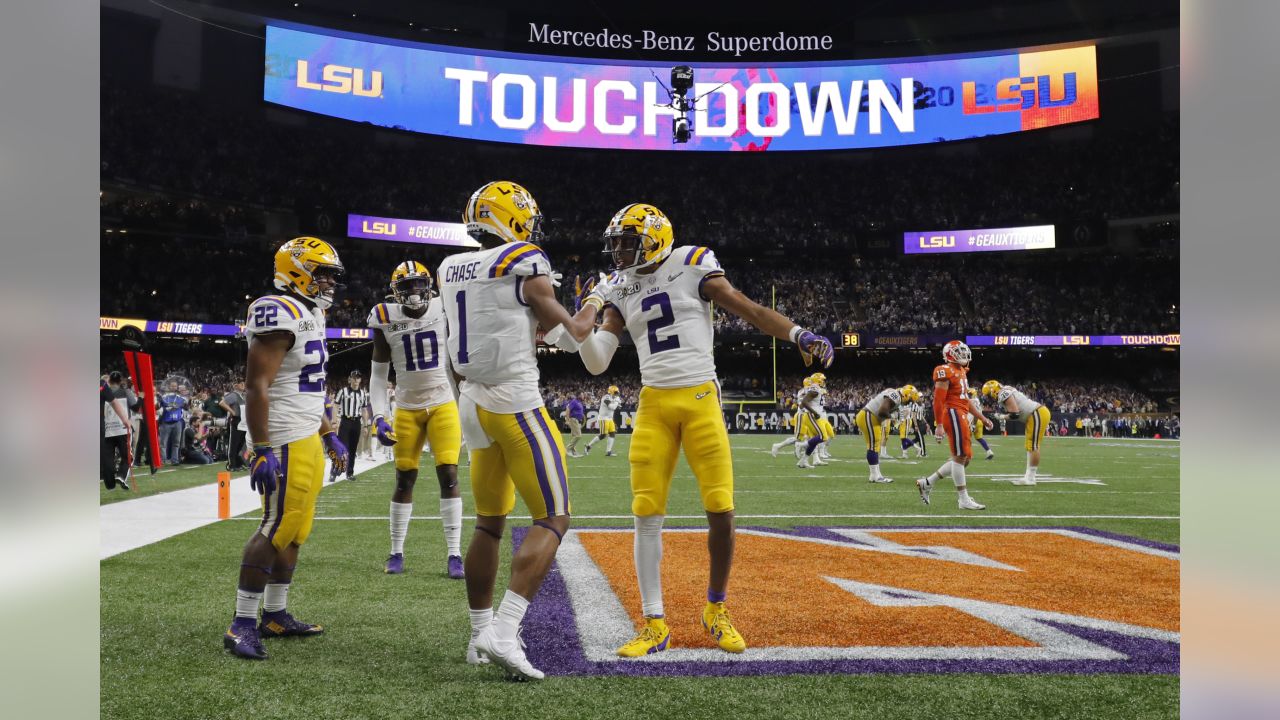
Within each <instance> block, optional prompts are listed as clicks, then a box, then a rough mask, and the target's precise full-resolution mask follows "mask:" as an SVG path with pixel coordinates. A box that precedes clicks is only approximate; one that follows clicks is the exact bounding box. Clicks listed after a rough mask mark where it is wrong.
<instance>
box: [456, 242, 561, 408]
mask: <svg viewBox="0 0 1280 720" xmlns="http://www.w3.org/2000/svg"><path fill="white" fill-rule="evenodd" d="M550 274H551V262H550V261H549V260H548V259H547V256H546V254H545V253H543V252H542V250H540V249H538V246H537V245H533V244H532V243H527V242H516V243H506V244H504V245H499V246H498V247H495V248H489V249H487V250H477V251H475V252H468V253H459V254H457V255H451V256H449V257H447V258H445V260H444V262H442V263H440V269H439V272H438V274H437V275H436V277H437V278H439V284H440V298H441V300H443V302H444V312H445V317H446V318H447V321H448V327H449V341H448V347H449V361H450V364H452V366H453V370H454V372H456V373H458V374H459V375H461V376H462V377H463V378H464V380H463V381H462V382H461V383H460V384H459V386H458V392H459V393H460V394H462V395H466V396H467V397H469V398H471V399H472V400H474V401H475V403H476V404H477V405H479V406H480V407H482V408H484V409H486V410H488V411H490V412H497V413H518V412H525V411H526V410H532V409H534V408H538V407H542V405H543V402H542V394H541V393H540V392H538V362H537V358H536V356H535V355H534V344H535V342H536V332H537V328H538V319H537V318H536V317H534V314H533V310H531V309H530V308H529V306H528V305H526V304H525V302H524V295H523V294H522V292H521V285H522V284H523V283H524V281H525V279H527V278H529V277H533V276H535V275H550Z"/></svg>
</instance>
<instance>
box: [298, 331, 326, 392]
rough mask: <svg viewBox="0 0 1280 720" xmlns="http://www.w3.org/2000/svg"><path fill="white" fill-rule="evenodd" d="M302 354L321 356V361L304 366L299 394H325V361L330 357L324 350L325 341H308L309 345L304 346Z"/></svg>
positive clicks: (299, 381)
mask: <svg viewBox="0 0 1280 720" xmlns="http://www.w3.org/2000/svg"><path fill="white" fill-rule="evenodd" d="M302 354H303V355H312V354H319V355H320V359H319V360H317V361H316V362H313V363H311V364H310V365H303V366H302V370H301V371H299V373H298V392H323V391H324V361H325V359H326V358H327V357H328V354H327V353H326V352H325V349H324V341H323V340H308V341H307V344H306V345H303V346H302Z"/></svg>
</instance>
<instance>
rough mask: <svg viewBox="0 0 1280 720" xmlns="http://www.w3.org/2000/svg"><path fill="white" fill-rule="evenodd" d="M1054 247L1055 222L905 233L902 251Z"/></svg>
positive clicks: (993, 250) (935, 251) (934, 251)
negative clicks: (1009, 226)
mask: <svg viewBox="0 0 1280 720" xmlns="http://www.w3.org/2000/svg"><path fill="white" fill-rule="evenodd" d="M1053 247H1055V244H1054V234H1053V226H1052V225H1028V226H1026V227H1012V228H985V229H981V230H929V231H924V232H909V233H903V234H902V251H903V252H905V253H906V254H908V255H920V254H929V255H934V254H937V253H970V252H1002V251H1008V250H1048V249H1050V248H1053Z"/></svg>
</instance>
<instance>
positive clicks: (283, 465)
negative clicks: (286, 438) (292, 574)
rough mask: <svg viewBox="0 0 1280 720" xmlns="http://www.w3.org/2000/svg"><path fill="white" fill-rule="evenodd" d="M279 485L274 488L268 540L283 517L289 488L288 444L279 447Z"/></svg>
mask: <svg viewBox="0 0 1280 720" xmlns="http://www.w3.org/2000/svg"><path fill="white" fill-rule="evenodd" d="M280 458H281V459H280V485H279V486H278V487H277V488H276V493H277V496H276V519H275V521H274V522H272V523H271V532H269V533H267V539H268V540H275V539H276V531H277V530H279V529H280V520H281V519H283V518H284V495H285V491H286V490H288V489H289V445H288V444H287V443H286V444H285V446H284V447H282V448H280Z"/></svg>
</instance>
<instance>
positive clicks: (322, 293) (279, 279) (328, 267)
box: [273, 237, 345, 310]
mask: <svg viewBox="0 0 1280 720" xmlns="http://www.w3.org/2000/svg"><path fill="white" fill-rule="evenodd" d="M275 269H276V275H275V279H274V280H273V282H274V284H275V286H276V289H277V290H279V291H281V292H292V293H294V294H296V295H299V296H301V297H304V298H306V299H308V300H310V301H311V302H313V303H315V304H316V307H318V308H320V309H321V310H325V309H327V308H328V307H329V306H330V305H332V304H333V296H334V291H335V290H337V287H338V280H339V278H341V276H342V273H343V272H344V271H345V270H344V268H343V267H342V261H341V260H339V259H338V251H337V250H334V249H333V246H332V245H330V244H329V243H327V242H325V241H324V240H321V239H320V238H314V237H297V238H294V239H292V240H289V241H287V242H285V244H283V245H281V246H280V249H279V250H276V256H275ZM317 276H327V277H328V278H330V279H331V280H332V282H331V283H329V287H327V288H325V289H323V290H321V288H320V283H319V282H318V281H317Z"/></svg>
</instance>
